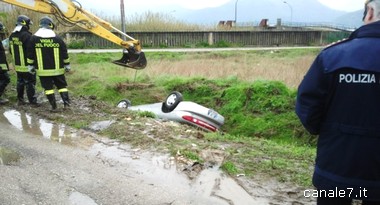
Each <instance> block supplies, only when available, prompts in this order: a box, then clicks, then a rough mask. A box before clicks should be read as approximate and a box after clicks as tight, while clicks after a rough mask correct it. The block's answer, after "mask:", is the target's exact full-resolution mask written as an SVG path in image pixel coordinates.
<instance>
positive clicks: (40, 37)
mask: <svg viewBox="0 0 380 205" xmlns="http://www.w3.org/2000/svg"><path fill="white" fill-rule="evenodd" d="M39 26H40V28H39V29H38V31H37V32H36V33H35V34H34V35H33V36H32V37H31V39H30V44H29V46H28V56H27V57H28V60H27V63H28V70H29V72H31V73H37V75H38V77H39V79H40V82H41V86H42V87H43V88H44V90H45V95H46V97H47V99H48V100H49V103H50V105H51V108H52V111H55V110H56V109H57V103H56V99H55V91H54V86H55V87H56V88H57V89H58V92H59V94H60V95H61V98H62V101H63V104H64V108H67V107H69V106H70V99H69V93H68V89H67V82H66V79H65V72H69V71H70V59H69V55H68V53H67V48H66V44H65V43H64V42H63V40H62V39H61V38H60V37H58V36H57V35H56V34H55V32H54V31H53V30H54V28H55V25H54V23H53V20H52V19H51V18H50V17H47V16H45V17H43V18H41V20H40V24H39Z"/></svg>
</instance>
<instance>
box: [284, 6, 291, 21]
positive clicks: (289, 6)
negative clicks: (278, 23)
mask: <svg viewBox="0 0 380 205" xmlns="http://www.w3.org/2000/svg"><path fill="white" fill-rule="evenodd" d="M284 4H287V5H288V6H289V8H290V24H292V23H293V8H292V6H291V5H290V4H289V3H288V2H287V1H284Z"/></svg>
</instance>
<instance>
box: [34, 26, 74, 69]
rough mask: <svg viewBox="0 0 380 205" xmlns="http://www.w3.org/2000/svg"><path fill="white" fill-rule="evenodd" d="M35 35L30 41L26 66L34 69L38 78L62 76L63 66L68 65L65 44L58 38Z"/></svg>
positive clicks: (68, 60)
mask: <svg viewBox="0 0 380 205" xmlns="http://www.w3.org/2000/svg"><path fill="white" fill-rule="evenodd" d="M47 32H48V33H52V32H53V31H47ZM37 33H38V32H37ZM37 33H36V34H35V35H33V36H32V38H31V39H30V44H29V49H28V65H33V66H34V67H35V68H36V70H37V75H38V76H58V75H63V74H64V73H65V69H64V66H65V65H69V64H70V59H69V55H68V53H67V48H66V44H65V43H64V42H63V40H62V39H61V38H60V37H58V36H55V35H54V36H49V37H46V36H38V34H37ZM42 33H43V32H42Z"/></svg>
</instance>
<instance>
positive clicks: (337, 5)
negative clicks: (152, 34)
mask: <svg viewBox="0 0 380 205" xmlns="http://www.w3.org/2000/svg"><path fill="white" fill-rule="evenodd" d="M78 1H79V2H80V3H81V4H82V6H83V7H84V8H85V9H86V10H87V9H93V10H95V11H107V12H108V11H109V10H111V9H112V8H115V11H118V9H119V8H120V7H119V6H120V0H100V1H96V3H94V0H78ZM237 1H239V0H237ZM240 1H251V0H240ZM257 1H258V0H257ZM260 1H262V0H260ZM306 1H307V0H306ZM319 1H320V2H321V3H322V4H324V5H326V6H328V7H330V8H333V9H337V10H343V11H357V10H360V9H363V7H364V0H319ZM228 2H236V0H124V7H125V10H126V11H128V13H131V12H132V13H136V12H137V13H138V12H141V11H146V10H150V11H153V12H160V11H161V10H162V9H165V7H170V6H181V7H184V8H189V9H202V8H207V7H217V6H221V5H223V4H226V3H228ZM279 2H281V3H282V2H283V0H279ZM287 2H288V3H289V4H291V2H292V0H287ZM164 12H167V11H164Z"/></svg>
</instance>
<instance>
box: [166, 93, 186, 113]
mask: <svg viewBox="0 0 380 205" xmlns="http://www.w3.org/2000/svg"><path fill="white" fill-rule="evenodd" d="M182 100H183V97H182V94H181V93H180V92H177V91H173V92H171V93H170V94H169V95H168V97H166V100H165V102H163V103H162V108H161V110H162V112H164V113H168V112H171V111H173V110H174V109H175V108H176V107H177V105H178V104H179V103H180V102H181V101H182Z"/></svg>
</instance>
